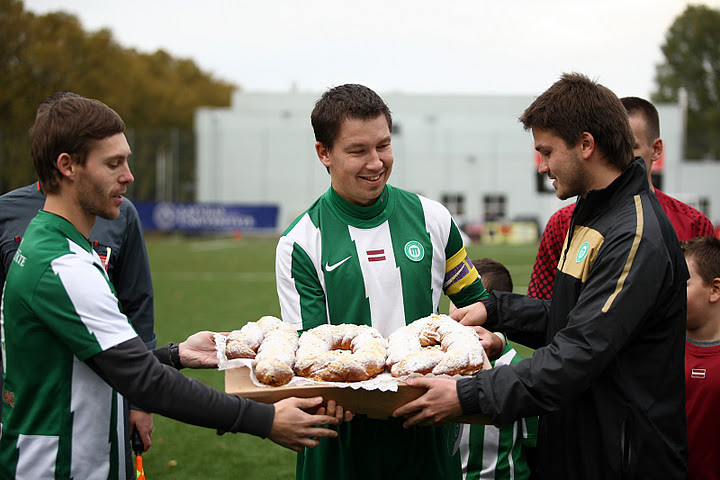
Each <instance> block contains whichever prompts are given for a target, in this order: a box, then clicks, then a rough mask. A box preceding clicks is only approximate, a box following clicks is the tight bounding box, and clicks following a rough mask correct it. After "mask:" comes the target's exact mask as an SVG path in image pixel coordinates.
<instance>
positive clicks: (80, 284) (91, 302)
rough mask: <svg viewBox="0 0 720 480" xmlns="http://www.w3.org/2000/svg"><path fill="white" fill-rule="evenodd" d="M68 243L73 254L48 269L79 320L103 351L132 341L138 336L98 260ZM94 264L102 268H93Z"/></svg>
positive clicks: (65, 256) (58, 259) (53, 262)
mask: <svg viewBox="0 0 720 480" xmlns="http://www.w3.org/2000/svg"><path fill="white" fill-rule="evenodd" d="M68 244H69V247H70V250H72V251H73V252H74V254H68V255H63V256H61V257H58V258H56V259H55V260H53V261H52V262H51V266H52V269H53V271H54V272H55V274H56V275H57V276H58V278H59V279H60V282H61V283H62V284H63V288H64V289H65V291H66V292H67V294H68V297H69V298H70V301H71V302H72V304H73V308H74V309H75V312H76V313H77V314H78V316H79V317H80V320H81V321H82V322H83V324H84V325H85V327H86V328H87V329H88V331H89V332H90V333H92V334H94V335H95V338H96V339H97V341H98V344H99V345H100V348H102V349H103V351H104V350H107V349H108V348H111V347H113V346H115V345H117V344H119V343H122V342H125V341H127V340H130V339H131V338H135V337H136V336H137V334H136V333H135V331H134V330H133V329H132V327H131V326H130V324H129V323H128V320H127V317H126V316H125V315H123V314H122V312H120V309H119V308H118V300H117V297H116V296H115V295H114V294H113V292H112V290H110V285H109V284H108V281H107V276H106V273H105V269H104V268H103V267H102V263H101V262H100V257H98V255H97V253H95V251H94V250H93V255H91V254H90V253H88V252H87V251H85V250H84V249H83V248H82V247H80V246H79V245H77V244H76V243H74V242H72V241H70V240H68ZM94 263H97V264H98V266H100V267H101V268H96V266H95V265H93V264H94Z"/></svg>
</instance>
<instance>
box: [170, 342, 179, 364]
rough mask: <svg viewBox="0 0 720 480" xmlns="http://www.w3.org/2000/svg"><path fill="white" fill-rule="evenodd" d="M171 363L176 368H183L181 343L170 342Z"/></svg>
mask: <svg viewBox="0 0 720 480" xmlns="http://www.w3.org/2000/svg"><path fill="white" fill-rule="evenodd" d="M170 363H171V364H172V366H173V367H175V369H176V370H180V369H181V368H182V362H181V361H180V345H178V344H177V343H171V344H170Z"/></svg>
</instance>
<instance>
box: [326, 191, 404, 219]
mask: <svg viewBox="0 0 720 480" xmlns="http://www.w3.org/2000/svg"><path fill="white" fill-rule="evenodd" d="M325 197H326V198H327V199H328V203H329V204H330V206H331V207H332V209H333V210H334V211H335V213H337V214H338V215H339V216H340V217H341V218H342V219H343V220H345V221H346V222H347V223H348V224H349V225H355V226H363V227H371V226H377V225H380V224H381V223H382V222H384V221H385V220H387V219H388V217H389V216H390V214H391V213H392V211H393V207H394V205H395V195H394V192H393V189H392V187H391V186H390V185H385V188H384V189H383V191H382V193H381V194H380V196H379V197H378V199H377V201H376V202H375V203H373V204H372V205H368V206H367V207H363V206H360V205H355V204H352V203H350V202H348V201H347V200H345V199H344V198H342V197H341V196H340V195H338V193H337V192H336V191H335V190H333V188H332V187H330V188H329V189H328V191H327V193H326V194H325Z"/></svg>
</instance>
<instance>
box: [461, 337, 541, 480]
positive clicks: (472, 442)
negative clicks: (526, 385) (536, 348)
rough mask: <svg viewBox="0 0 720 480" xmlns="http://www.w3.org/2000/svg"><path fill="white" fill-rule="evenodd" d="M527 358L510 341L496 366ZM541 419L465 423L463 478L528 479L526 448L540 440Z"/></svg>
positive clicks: (462, 448)
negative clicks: (492, 423)
mask: <svg viewBox="0 0 720 480" xmlns="http://www.w3.org/2000/svg"><path fill="white" fill-rule="evenodd" d="M522 359H523V358H522V357H521V356H520V354H518V352H517V351H516V350H515V349H514V348H513V347H512V345H510V344H509V343H508V344H507V346H506V347H505V351H504V352H503V354H502V355H501V356H500V358H498V359H497V360H495V361H493V362H492V364H493V366H494V367H499V366H501V365H514V364H516V363H518V362H519V361H521V360H522ZM537 429H538V418H537V417H531V418H522V419H520V420H518V421H516V422H513V423H511V424H509V425H503V426H502V427H500V428H498V427H496V426H494V425H463V430H462V433H461V434H460V454H461V457H462V467H463V480H527V479H529V478H530V468H529V466H528V463H527V456H526V451H525V448H526V447H531V448H534V447H535V444H536V443H537Z"/></svg>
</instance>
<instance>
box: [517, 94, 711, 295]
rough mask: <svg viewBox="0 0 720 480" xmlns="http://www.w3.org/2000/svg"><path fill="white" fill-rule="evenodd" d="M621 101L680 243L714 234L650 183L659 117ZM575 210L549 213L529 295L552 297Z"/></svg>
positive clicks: (633, 100)
mask: <svg viewBox="0 0 720 480" xmlns="http://www.w3.org/2000/svg"><path fill="white" fill-rule="evenodd" d="M620 101H621V102H622V104H623V106H624V107H625V110H627V112H628V116H629V118H630V127H631V128H632V131H633V136H634V138H635V143H634V145H633V153H634V154H635V156H636V157H642V159H643V160H645V167H646V169H647V175H648V185H649V186H650V190H652V191H653V192H655V196H656V197H657V199H658V201H659V202H660V206H661V207H662V208H663V211H664V212H665V214H666V215H667V216H668V218H669V219H670V223H672V225H673V228H675V233H677V236H678V239H679V240H680V241H681V242H682V241H685V240H690V239H691V238H695V237H702V236H704V235H714V234H715V229H714V227H713V224H712V222H711V221H710V219H709V218H708V217H707V216H706V215H705V214H704V213H702V212H700V211H698V210H696V209H694V208H693V207H691V206H690V205H686V204H684V203H683V202H681V201H680V200H677V199H675V198H673V197H671V196H670V195H667V194H665V193H663V192H661V191H660V189H658V188H655V187H654V186H653V184H652V177H651V172H652V166H653V164H654V163H655V162H656V161H657V160H659V159H660V156H661V155H662V152H663V141H662V139H661V138H660V117H659V115H658V111H657V109H656V108H655V106H654V105H653V104H652V103H650V102H648V101H647V100H645V99H643V98H639V97H623V98H621V99H620ZM574 210H575V204H574V203H571V204H570V205H567V206H565V207H562V208H561V209H559V210H558V211H556V212H555V213H553V214H552V216H551V217H550V219H549V220H548V222H547V225H546V226H545V230H544V231H543V234H542V238H541V239H540V246H539V247H538V253H537V257H536V258H535V265H534V266H533V270H532V274H531V275H530V284H529V285H528V292H527V293H528V295H530V296H531V297H535V298H540V299H542V300H550V298H552V291H553V282H554V280H555V270H556V268H557V264H558V261H559V260H560V253H561V248H562V245H563V241H564V240H565V236H566V234H567V231H568V228H570V218H571V217H572V214H573V211H574Z"/></svg>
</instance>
